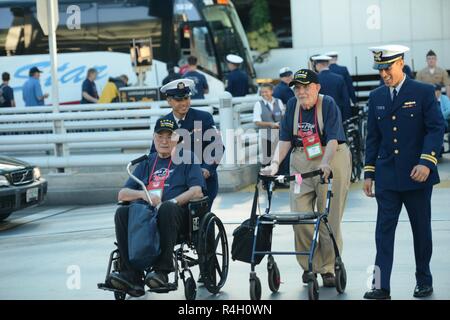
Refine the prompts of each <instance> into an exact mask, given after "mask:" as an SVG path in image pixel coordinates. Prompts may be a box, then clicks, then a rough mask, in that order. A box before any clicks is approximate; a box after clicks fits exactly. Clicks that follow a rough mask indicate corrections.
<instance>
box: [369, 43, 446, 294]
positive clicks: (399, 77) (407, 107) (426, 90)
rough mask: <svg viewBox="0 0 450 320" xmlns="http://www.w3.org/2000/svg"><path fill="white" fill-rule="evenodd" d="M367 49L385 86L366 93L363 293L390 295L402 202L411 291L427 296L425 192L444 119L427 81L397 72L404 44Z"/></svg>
mask: <svg viewBox="0 0 450 320" xmlns="http://www.w3.org/2000/svg"><path fill="white" fill-rule="evenodd" d="M370 50H371V51H372V53H373V57H374V69H377V70H378V71H379V73H380V76H381V77H382V78H383V80H384V83H385V86H383V87H379V88H377V89H375V90H373V91H372V92H371V93H370V96H369V118H368V130H367V132H368V134H367V140H366V161H365V167H364V178H365V181H364V187H363V190H364V193H365V194H366V195H367V196H368V197H374V196H375V197H376V200H377V204H378V215H377V224H376V231H375V234H376V236H375V241H376V248H377V255H376V260H375V271H374V274H375V277H374V283H373V287H372V290H371V291H368V292H366V294H365V295H364V298H366V299H390V277H391V271H392V263H393V254H394V237H395V229H396V226H397V222H398V217H399V214H400V211H401V209H402V206H403V205H405V207H406V210H407V212H408V216H409V221H410V223H411V228H412V232H413V238H414V254H415V259H416V274H415V275H416V287H415V289H414V292H413V296H414V297H417V298H422V297H427V296H429V295H431V294H432V292H433V284H432V276H431V271H430V259H431V252H432V239H431V193H432V190H433V185H435V184H437V183H439V175H438V170H437V166H436V165H437V159H436V155H437V153H438V152H439V150H440V148H441V146H442V140H443V135H444V119H443V117H442V114H441V112H440V110H439V107H438V105H437V101H436V98H435V96H434V89H433V86H431V85H429V84H424V83H420V82H417V81H415V80H411V79H410V78H408V77H406V75H405V74H404V73H403V71H402V68H403V65H404V61H403V56H404V53H405V52H406V51H408V50H409V48H407V47H404V46H399V45H387V46H380V47H373V48H370ZM374 181H375V195H374V194H373V193H372V188H373V182H374ZM377 275H378V276H379V277H377ZM377 279H379V281H377Z"/></svg>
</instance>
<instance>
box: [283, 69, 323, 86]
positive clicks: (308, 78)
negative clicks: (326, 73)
mask: <svg viewBox="0 0 450 320" xmlns="http://www.w3.org/2000/svg"><path fill="white" fill-rule="evenodd" d="M297 83H300V84H305V85H306V84H310V83H319V77H318V76H317V73H315V72H314V71H312V70H310V69H300V70H298V71H297V72H296V73H295V74H294V79H293V80H292V81H291V82H290V83H289V87H292V86H294V85H296V84H297Z"/></svg>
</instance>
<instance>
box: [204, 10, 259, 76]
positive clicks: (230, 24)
mask: <svg viewBox="0 0 450 320" xmlns="http://www.w3.org/2000/svg"><path fill="white" fill-rule="evenodd" d="M203 13H204V15H205V18H206V21H207V22H208V24H209V27H210V28H211V31H212V34H213V39H214V44H215V46H216V49H217V55H218V58H219V63H220V65H221V70H223V73H224V74H226V73H228V67H227V64H226V61H225V57H226V55H227V54H230V53H234V54H237V55H239V56H241V57H242V58H244V60H245V66H244V67H245V70H246V71H247V73H248V74H249V75H250V76H251V77H254V75H255V72H254V69H253V66H252V64H251V63H250V62H251V61H252V60H251V57H250V52H249V49H248V48H249V45H248V41H247V36H246V34H245V32H244V29H243V28H242V24H241V22H240V20H239V17H238V16H237V14H236V11H235V10H234V8H232V7H231V8H230V7H228V6H207V7H205V8H204V9H203Z"/></svg>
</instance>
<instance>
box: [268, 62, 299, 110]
mask: <svg viewBox="0 0 450 320" xmlns="http://www.w3.org/2000/svg"><path fill="white" fill-rule="evenodd" d="M292 79H294V75H293V72H292V70H291V69H289V68H288V67H283V68H281V69H280V83H278V84H277V85H276V86H275V88H273V96H274V97H275V98H278V99H280V100H281V101H283V104H284V105H285V106H286V105H287V102H288V101H289V99H290V98H293V97H294V96H295V94H294V90H292V89H291V88H290V87H289V83H291V81H292Z"/></svg>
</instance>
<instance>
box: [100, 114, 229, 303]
mask: <svg viewBox="0 0 450 320" xmlns="http://www.w3.org/2000/svg"><path fill="white" fill-rule="evenodd" d="M175 130H176V124H175V123H174V122H173V121H171V120H165V119H159V120H158V121H157V123H156V125H155V129H154V143H155V147H156V152H155V153H152V154H150V155H149V156H148V157H147V156H144V157H141V158H142V159H141V158H139V159H136V160H134V161H133V162H131V163H130V164H129V165H128V167H127V170H128V172H129V175H130V179H128V181H127V182H126V184H125V186H124V188H122V189H121V190H120V191H119V195H118V199H119V201H120V202H123V203H129V202H135V201H138V202H139V201H140V202H142V201H146V202H148V203H149V206H150V207H155V208H156V209H157V229H158V231H159V239H160V254H159V256H158V257H157V259H156V261H155V262H154V263H153V264H152V266H151V268H147V269H146V270H141V269H139V268H136V266H135V265H133V264H132V263H130V259H129V243H128V240H129V225H128V223H129V211H130V210H129V206H127V205H122V206H121V207H119V208H118V209H117V212H116V215H115V226H116V238H117V246H118V251H117V250H115V251H113V253H111V257H110V263H109V267H108V271H107V277H106V279H105V284H99V288H100V289H105V290H112V291H114V292H115V297H116V299H124V298H125V294H129V295H130V296H133V297H139V296H142V295H144V294H145V290H144V284H146V285H147V286H148V287H149V288H150V291H153V292H168V291H171V290H176V289H177V281H178V273H179V268H178V264H177V263H176V261H177V260H180V261H181V262H182V269H183V270H182V273H180V276H181V278H182V280H183V283H184V286H185V295H186V298H188V299H195V294H196V286H195V281H194V280H193V277H192V273H191V271H190V270H189V267H190V266H193V265H196V264H199V265H200V274H201V275H202V277H203V278H205V280H206V281H205V286H206V285H208V286H207V289H208V291H210V292H213V293H217V292H218V291H219V290H220V288H221V287H222V286H223V284H224V282H225V280H226V276H227V272H228V244H227V239H226V234H225V230H224V228H223V225H222V223H221V221H220V220H219V219H218V218H217V217H216V216H215V215H214V214H213V213H211V212H208V199H207V197H203V195H204V193H205V181H204V178H203V175H202V170H201V167H200V165H199V164H197V163H198V162H195V161H193V160H194V159H193V155H192V154H191V153H189V154H188V157H186V154H187V153H188V152H189V151H186V150H183V151H182V153H184V155H185V156H184V157H182V159H180V158H179V157H178V156H179V149H178V148H176V146H177V143H178V140H179V139H178V137H179V136H178V135H177V133H176V132H175ZM177 152H178V156H177ZM187 158H189V159H191V160H192V162H190V163H186V161H181V160H184V159H187ZM143 159H144V160H145V161H142V160H143ZM137 162H140V163H139V165H138V166H137V167H136V168H135V170H134V172H133V174H131V172H130V171H129V168H130V166H131V165H133V164H136V163H137ZM187 162H189V161H187ZM144 187H145V188H146V189H147V192H146V191H145V190H143V188H144ZM199 243H200V244H199ZM177 244H181V246H180V249H178V250H175V251H174V248H175V246H176V245H177ZM186 244H187V245H188V247H189V248H191V249H193V250H194V251H196V253H197V254H198V256H199V258H198V260H196V259H193V258H191V257H188V256H187V255H186V254H185V253H186V252H187V250H185V249H184V247H183V246H184V245H186ZM219 244H221V246H220V248H219V249H221V250H217V249H218V245H219ZM196 246H200V248H197V247H196ZM216 251H222V253H220V254H221V255H222V263H219V262H218V259H217V257H216V254H217V252H216ZM174 259H175V263H174ZM112 264H113V266H114V268H113V272H111V265H112ZM144 271H146V272H147V274H146V276H145V277H144ZM173 271H175V281H174V283H169V277H168V275H169V274H170V273H171V272H173ZM216 271H218V272H219V273H218V274H217V272H216ZM185 272H188V273H189V275H190V277H188V278H187V279H185V277H184V273H185ZM217 275H218V278H219V280H217Z"/></svg>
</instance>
